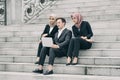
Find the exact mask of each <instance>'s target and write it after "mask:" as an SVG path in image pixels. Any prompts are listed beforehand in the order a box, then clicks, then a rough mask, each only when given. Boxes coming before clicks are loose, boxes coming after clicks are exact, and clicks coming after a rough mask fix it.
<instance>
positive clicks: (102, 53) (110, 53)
mask: <svg viewBox="0 0 120 80" xmlns="http://www.w3.org/2000/svg"><path fill="white" fill-rule="evenodd" d="M36 53H37V51H36V50H33V49H25V50H16V49H13V50H3V51H1V52H0V55H18V56H19V55H23V56H35V55H36ZM119 53H120V49H89V50H81V51H80V52H79V56H92V57H94V56H98V57H120V54H119Z"/></svg>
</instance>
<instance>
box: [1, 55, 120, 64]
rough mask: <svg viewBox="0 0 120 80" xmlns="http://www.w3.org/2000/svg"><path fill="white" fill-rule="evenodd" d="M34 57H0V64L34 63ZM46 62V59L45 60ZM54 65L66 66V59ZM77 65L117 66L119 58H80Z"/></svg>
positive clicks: (56, 61)
mask: <svg viewBox="0 0 120 80" xmlns="http://www.w3.org/2000/svg"><path fill="white" fill-rule="evenodd" d="M35 61H36V56H7V55H6V56H0V62H11V63H34V62H35ZM45 62H46V63H47V62H48V57H47V58H46V61H45ZM55 63H59V64H66V57H62V58H56V59H55ZM78 63H79V64H84V65H87V64H89V65H116V66H117V65H119V66H120V57H80V56H79V60H78Z"/></svg>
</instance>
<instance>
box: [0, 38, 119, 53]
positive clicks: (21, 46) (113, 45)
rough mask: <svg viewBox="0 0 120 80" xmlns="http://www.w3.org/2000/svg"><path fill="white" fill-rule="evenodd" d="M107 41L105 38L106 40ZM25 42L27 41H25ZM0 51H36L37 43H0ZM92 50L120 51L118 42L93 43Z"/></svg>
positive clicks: (32, 41)
mask: <svg viewBox="0 0 120 80" xmlns="http://www.w3.org/2000/svg"><path fill="white" fill-rule="evenodd" d="M106 39H107V38H106ZM108 39H109V38H108ZM26 41H27V40H26ZM0 45H1V46H0V48H1V49H0V50H1V51H4V50H8V51H9V50H26V49H31V50H37V49H38V45H39V42H38V41H36V42H35V41H34V40H33V39H32V40H31V41H30V40H29V42H17V41H16V42H15V41H13V42H11V41H10V42H0ZM92 49H120V41H102V39H101V41H95V40H94V43H93V45H92Z"/></svg>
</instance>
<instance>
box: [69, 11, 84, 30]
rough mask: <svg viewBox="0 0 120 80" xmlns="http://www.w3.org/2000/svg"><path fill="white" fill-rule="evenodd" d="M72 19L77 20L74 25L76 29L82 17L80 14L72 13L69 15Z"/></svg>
mask: <svg viewBox="0 0 120 80" xmlns="http://www.w3.org/2000/svg"><path fill="white" fill-rule="evenodd" d="M74 17H75V18H77V23H76V24H75V25H76V27H78V28H79V27H80V25H81V23H82V21H83V17H82V15H81V14H80V13H73V14H72V15H71V18H74Z"/></svg>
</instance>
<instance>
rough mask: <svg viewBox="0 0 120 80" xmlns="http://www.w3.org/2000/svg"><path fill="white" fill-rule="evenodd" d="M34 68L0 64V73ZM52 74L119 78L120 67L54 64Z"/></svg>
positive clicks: (16, 64)
mask: <svg viewBox="0 0 120 80" xmlns="http://www.w3.org/2000/svg"><path fill="white" fill-rule="evenodd" d="M36 67H37V66H35V65H34V64H31V63H0V70H1V71H12V72H32V71H33V70H34V69H35V68H36ZM45 68H46V67H45ZM61 69H62V70H61ZM54 73H55V74H76V75H100V76H120V66H104V65H76V66H66V65H65V64H55V65H54Z"/></svg>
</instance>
